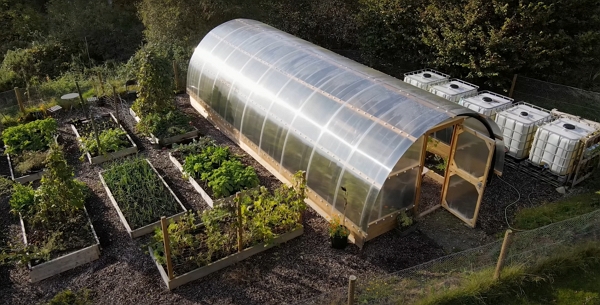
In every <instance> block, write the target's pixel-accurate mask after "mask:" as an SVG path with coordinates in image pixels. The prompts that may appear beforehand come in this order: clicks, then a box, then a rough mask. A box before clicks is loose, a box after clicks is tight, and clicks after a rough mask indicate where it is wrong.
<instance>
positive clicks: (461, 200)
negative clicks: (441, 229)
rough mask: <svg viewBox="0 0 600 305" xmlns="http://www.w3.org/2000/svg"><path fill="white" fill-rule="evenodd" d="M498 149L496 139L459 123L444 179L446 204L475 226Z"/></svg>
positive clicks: (443, 203) (453, 211) (443, 192)
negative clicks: (495, 151)
mask: <svg viewBox="0 0 600 305" xmlns="http://www.w3.org/2000/svg"><path fill="white" fill-rule="evenodd" d="M494 149H495V142H494V140H492V139H490V138H488V137H486V136H484V135H482V134H480V133H478V132H476V131H474V130H472V129H470V128H468V127H465V126H461V125H457V126H456V128H455V134H454V135H453V141H452V146H451V150H450V157H449V160H450V162H448V168H447V171H446V177H445V179H444V187H443V191H442V206H443V207H444V208H446V209H447V210H448V211H450V212H451V213H452V214H454V215H456V216H457V217H458V218H460V219H461V220H463V221H464V222H466V223H467V224H468V225H469V226H471V227H475V224H476V222H477V215H478V213H479V206H480V204H481V199H482V197H483V191H484V189H485V183H486V179H487V176H488V172H489V167H490V163H491V162H492V157H493V155H494Z"/></svg>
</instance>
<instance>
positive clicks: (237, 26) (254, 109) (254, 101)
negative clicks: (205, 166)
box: [187, 19, 504, 244]
mask: <svg viewBox="0 0 600 305" xmlns="http://www.w3.org/2000/svg"><path fill="white" fill-rule="evenodd" d="M187 92H188V94H189V95H190V102H191V104H192V106H193V107H194V108H196V109H197V110H198V111H199V112H200V113H201V114H202V115H203V116H205V117H207V118H208V119H209V121H211V122H212V123H213V124H215V125H216V126H217V127H219V128H220V129H221V130H222V131H223V132H224V133H225V134H226V135H228V136H229V137H230V138H231V139H232V140H234V141H235V142H236V143H238V144H239V145H240V146H241V147H242V148H243V149H245V150H246V151H247V152H248V153H249V154H251V155H252V156H253V157H254V158H255V159H257V160H258V161H259V162H261V163H262V164H263V165H264V166H265V167H266V168H267V169H269V170H270V171H271V172H272V173H273V174H274V175H276V176H277V177H278V178H280V179H281V180H283V181H285V182H289V181H290V180H291V175H292V174H293V173H295V172H296V171H299V170H303V171H306V179H307V185H308V188H309V198H308V202H309V204H310V205H311V206H312V207H313V208H314V209H315V210H317V212H319V213H320V214H321V215H323V216H325V217H330V216H333V215H340V214H341V213H342V212H343V211H344V203H345V202H346V199H347V202H348V205H347V208H346V217H347V219H348V220H349V228H350V230H351V232H352V233H353V236H354V238H355V240H356V242H357V243H358V244H362V242H364V241H365V240H368V239H371V238H373V237H375V236H377V235H379V234H381V233H383V232H385V231H386V230H389V229H390V228H391V226H392V223H394V220H390V219H392V218H394V217H393V216H394V215H395V214H396V213H397V212H398V211H400V210H405V209H409V208H412V207H414V206H415V203H418V196H419V195H418V194H419V192H418V190H419V186H420V182H421V176H422V175H421V173H422V172H423V158H424V151H425V148H426V144H427V143H426V142H427V135H428V133H430V132H431V131H432V130H435V129H436V128H438V129H439V127H440V126H446V127H447V126H456V127H458V128H455V130H456V137H458V133H459V132H460V131H461V130H464V129H469V130H471V131H472V132H471V133H472V134H473V135H475V136H477V137H485V138H486V139H487V140H488V142H486V143H488V144H489V142H490V141H491V143H492V144H491V146H492V147H488V150H489V152H490V155H496V157H497V158H496V159H495V160H492V161H491V162H488V163H487V167H486V173H485V175H484V176H486V177H487V173H488V172H489V171H491V170H492V169H491V168H492V167H493V165H495V167H496V170H497V172H501V170H502V164H503V162H502V160H503V159H502V158H503V153H504V145H503V144H502V142H501V136H500V135H501V134H500V132H499V129H498V127H497V126H496V125H495V123H494V122H492V121H490V120H488V119H486V118H484V117H482V116H480V115H478V114H477V113H476V112H474V111H472V110H469V109H467V108H465V107H462V106H460V105H458V104H456V103H452V102H450V101H447V100H445V99H443V98H441V97H437V96H435V95H434V94H431V93H429V92H427V91H424V90H421V89H419V88H416V87H413V86H411V85H408V84H406V83H404V82H402V81H400V80H398V79H396V78H393V77H391V76H389V75H386V74H384V73H382V72H379V71H376V70H374V69H371V68H369V67H366V66H364V65H362V64H359V63H357V62H354V61H352V60H350V59H348V58H345V57H343V56H340V55H338V54H335V53H333V52H331V51H328V50H326V49H324V48H321V47H319V46H316V45H314V44H312V43H309V42H307V41H304V40H302V39H300V38H297V37H294V36H292V35H290V34H287V33H284V32H282V31H279V30H277V29H275V28H273V27H271V26H268V25H266V24H263V23H260V22H258V21H253V20H247V19H236V20H232V21H229V22H226V23H224V24H222V25H220V26H218V27H216V28H215V29H213V30H212V31H210V32H209V33H208V34H207V35H206V36H205V37H204V38H203V39H202V41H201V42H200V44H199V45H198V46H197V47H196V49H195V51H194V54H193V56H192V58H191V60H190V64H189V69H188V77H187ZM465 122H469V124H470V125H472V126H471V127H472V128H471V127H467V126H463V125H466V124H465ZM458 142H459V141H458V140H457V141H455V143H454V146H456V144H457V143H458ZM463 142H464V141H463ZM454 146H453V147H454ZM488 146H489V145H488ZM496 151H499V153H496ZM471 153H474V154H476V153H477V152H475V151H472V152H471ZM480 153H481V154H482V155H486V157H485V158H484V159H486V160H487V154H486V152H484V151H482V152H480ZM474 159H476V157H474ZM484 164H485V162H484ZM491 165H492V166H491ZM488 169H489V170H488ZM447 180H448V183H447V184H450V183H451V181H450V180H452V179H451V177H448V179H447ZM342 187H344V188H345V189H346V190H347V192H344V191H343V190H342ZM477 209H478V207H477ZM467 218H468V217H467ZM475 218H476V215H475Z"/></svg>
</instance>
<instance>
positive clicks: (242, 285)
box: [0, 97, 444, 305]
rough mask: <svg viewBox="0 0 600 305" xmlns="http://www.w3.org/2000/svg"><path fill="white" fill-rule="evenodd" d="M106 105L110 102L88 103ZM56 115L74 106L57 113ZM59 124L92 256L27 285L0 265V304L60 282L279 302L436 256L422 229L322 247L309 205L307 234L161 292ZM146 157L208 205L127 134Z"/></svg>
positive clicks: (14, 227) (155, 298) (110, 291)
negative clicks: (82, 199) (85, 189)
mask: <svg viewBox="0 0 600 305" xmlns="http://www.w3.org/2000/svg"><path fill="white" fill-rule="evenodd" d="M178 104H179V106H180V107H181V108H183V109H184V110H185V111H186V112H188V113H190V114H193V115H194V117H195V119H194V120H193V124H194V125H195V126H196V127H198V128H199V129H200V131H201V132H202V133H203V134H208V135H210V136H212V137H214V138H215V139H216V140H217V142H219V143H224V144H228V145H230V146H231V147H232V148H231V149H232V151H233V152H235V153H238V154H244V155H245V153H244V152H243V150H241V149H240V148H239V147H237V146H235V145H234V144H233V143H232V142H231V141H229V139H227V138H226V137H225V136H224V135H222V134H221V133H220V132H219V131H218V130H216V129H215V128H214V127H213V126H212V125H211V124H210V123H209V122H208V121H206V120H205V119H204V118H201V117H199V116H198V114H197V113H196V112H195V111H194V110H193V109H191V107H190V106H189V104H187V99H186V98H185V97H179V98H178ZM93 110H94V111H95V112H106V111H108V110H109V109H108V108H95V107H94V109H93ZM123 110H126V108H123V109H120V110H119V111H120V112H121V118H122V119H123V121H124V123H125V126H124V127H125V128H126V129H127V130H128V131H129V132H130V133H131V134H132V135H133V133H132V131H133V130H134V129H133V120H132V118H131V117H130V116H129V115H128V114H127V113H126V112H124V111H123ZM63 116H64V118H61V119H60V121H61V123H64V122H65V121H66V119H67V118H68V117H70V118H75V117H76V113H71V114H70V115H69V114H68V112H65V113H64V114H63ZM60 132H61V136H62V144H63V145H64V151H65V152H66V155H67V156H68V162H69V164H71V165H72V166H74V168H75V171H76V176H77V178H79V179H81V180H82V181H84V182H86V183H87V184H88V185H89V186H90V187H91V189H92V190H93V195H92V197H91V198H90V200H89V201H88V202H87V203H86V207H87V208H88V212H89V214H90V216H91V218H92V222H93V225H94V228H95V229H96V232H97V234H98V236H99V239H100V243H101V247H102V253H101V256H100V259H99V260H97V261H94V262H92V263H89V264H86V265H84V266H80V267H78V268H76V269H73V270H70V271H67V272H64V273H61V274H59V275H56V276H54V277H52V278H49V279H47V280H44V281H41V282H39V283H35V284H31V283H28V271H27V269H26V268H24V267H0V296H1V297H0V304H15V305H17V304H36V303H39V302H45V301H47V300H48V299H49V298H51V297H52V296H53V295H55V294H56V293H58V292H60V291H62V290H64V289H67V288H68V289H72V290H79V289H82V288H87V289H90V290H91V296H92V297H93V299H94V302H95V303H96V304H174V303H177V304H284V303H294V302H297V301H299V300H303V299H306V298H309V297H313V296H315V295H318V294H320V293H322V292H324V291H330V290H333V289H335V288H338V287H343V286H345V285H346V284H347V278H348V276H349V275H351V274H354V275H357V276H358V277H359V279H363V280H364V279H365V278H366V277H371V276H376V275H381V274H385V273H388V272H394V271H398V270H401V269H404V268H407V267H410V266H413V265H417V264H420V263H423V262H426V261H429V260H431V259H434V258H437V257H439V256H441V255H443V254H444V252H443V250H442V249H441V248H440V247H438V246H437V245H436V244H435V243H434V242H433V241H432V240H431V239H429V238H428V237H427V236H425V235H422V234H413V235H411V236H407V237H403V238H401V237H399V236H398V235H397V234H396V233H395V232H389V233H387V234H384V235H383V236H381V237H378V238H376V239H375V240H373V241H371V242H369V243H368V244H367V245H366V246H365V247H364V249H363V251H362V252H360V251H359V249H358V248H357V247H355V246H353V245H351V246H349V247H348V248H347V249H346V250H344V251H339V250H334V249H331V248H330V245H329V238H328V233H327V226H328V224H327V222H326V221H325V220H324V219H323V218H321V217H319V216H318V215H317V214H316V213H315V212H314V211H312V210H311V209H310V208H309V210H308V212H307V215H306V217H305V233H304V235H302V236H301V237H299V238H296V239H294V240H292V241H290V242H288V243H286V244H284V245H282V246H280V247H276V248H273V249H270V250H268V251H266V252H263V253H261V254H259V255H256V256H254V257H251V258H249V259H247V260H245V261H243V262H241V263H238V264H236V265H234V266H232V267H229V268H226V269H224V270H221V271H219V272H215V273H213V274H211V275H209V276H207V277H205V278H203V279H200V280H197V281H194V282H192V283H189V284H187V285H184V286H182V287H180V288H177V289H175V290H174V291H172V292H169V291H168V290H167V289H166V288H165V285H164V283H163V282H162V279H161V278H160V275H159V273H158V271H157V270H156V267H155V266H154V263H153V262H152V261H151V259H150V257H149V255H148V254H146V253H145V250H144V249H145V247H144V244H145V243H146V242H147V239H143V238H142V239H138V240H131V239H130V238H129V236H128V235H127V233H126V231H125V229H124V227H123V225H122V224H121V223H120V221H119V218H118V216H117V213H116V211H115V210H114V208H113V207H112V205H111V203H110V201H109V199H108V196H107V194H106V192H105V191H104V189H103V188H102V186H101V184H100V181H99V178H98V172H99V171H100V170H101V169H102V167H101V166H92V165H90V164H89V163H87V162H81V161H80V160H79V156H80V152H79V149H78V147H77V143H76V139H75V138H74V135H73V134H72V132H71V131H70V129H69V128H68V127H67V126H66V125H64V124H61V127H60ZM133 139H134V141H135V142H136V144H137V145H138V146H139V147H140V149H141V152H140V154H142V155H144V156H145V157H147V158H148V159H150V161H151V162H152V164H153V165H154V166H155V167H156V168H157V170H158V171H159V172H160V173H161V175H163V177H164V178H165V180H166V181H167V183H168V184H169V185H170V186H171V187H172V188H173V190H174V192H175V193H176V194H177V196H178V197H179V198H180V199H181V201H182V202H183V204H184V205H185V206H186V207H188V208H192V209H195V210H203V209H206V208H208V206H207V205H206V203H204V202H203V200H202V199H201V197H200V195H199V194H197V193H196V192H195V191H194V189H193V188H192V187H191V185H190V184H189V182H187V181H185V180H183V179H182V177H181V173H180V172H179V171H178V170H177V169H176V168H175V167H174V166H173V164H171V162H170V161H169V159H168V151H166V150H158V149H154V148H153V147H152V146H151V145H150V144H149V143H148V142H147V141H146V140H145V139H143V138H141V137H138V136H133ZM244 161H245V162H248V163H249V164H252V165H253V166H254V167H255V168H256V169H257V170H258V172H259V175H260V177H261V183H262V184H265V185H267V186H269V187H275V186H276V185H278V184H279V182H278V181H277V179H276V178H274V177H273V176H272V175H270V173H269V172H268V171H266V170H265V169H264V168H262V167H261V166H260V165H259V164H258V163H257V162H256V161H255V160H253V159H252V158H250V157H248V156H246V157H245V158H244ZM0 232H8V233H7V234H0V246H1V245H3V244H6V242H7V241H8V240H11V239H13V240H17V241H18V240H19V239H20V238H21V237H20V233H19V232H20V229H19V226H18V219H16V218H15V217H13V216H11V215H10V214H9V213H8V205H7V204H6V200H5V199H4V201H2V202H0Z"/></svg>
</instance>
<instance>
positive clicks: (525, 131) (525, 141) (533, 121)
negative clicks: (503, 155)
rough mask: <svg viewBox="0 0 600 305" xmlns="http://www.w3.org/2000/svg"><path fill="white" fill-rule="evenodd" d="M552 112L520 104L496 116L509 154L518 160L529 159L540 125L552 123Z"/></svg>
mask: <svg viewBox="0 0 600 305" xmlns="http://www.w3.org/2000/svg"><path fill="white" fill-rule="evenodd" d="M551 118H552V116H551V115H550V112H549V111H547V110H544V109H541V108H537V107H534V106H533V105H528V104H525V103H523V104H518V105H516V106H514V107H511V108H508V109H506V110H504V111H501V112H498V113H497V114H496V124H498V127H500V129H501V130H502V134H503V136H504V145H506V148H507V150H508V151H507V154H508V155H510V156H513V157H515V158H517V159H523V158H525V157H527V154H528V153H529V149H530V148H531V142H532V141H533V136H534V135H535V132H536V130H537V128H538V126H539V125H542V124H543V123H545V122H548V121H550V119H551Z"/></svg>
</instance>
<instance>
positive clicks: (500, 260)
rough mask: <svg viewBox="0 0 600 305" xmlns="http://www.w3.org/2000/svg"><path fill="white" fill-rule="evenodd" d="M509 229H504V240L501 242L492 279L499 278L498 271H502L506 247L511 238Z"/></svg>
mask: <svg viewBox="0 0 600 305" xmlns="http://www.w3.org/2000/svg"><path fill="white" fill-rule="evenodd" d="M512 233H513V231H512V230H511V229H508V230H506V233H504V241H503V242H502V248H501V249H500V256H499V257H498V263H497V264H496V271H495V272H494V280H497V279H499V278H500V272H501V271H502V266H503V265H504V259H505V258H506V253H507V252H508V247H509V246H510V242H511V240H512Z"/></svg>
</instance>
